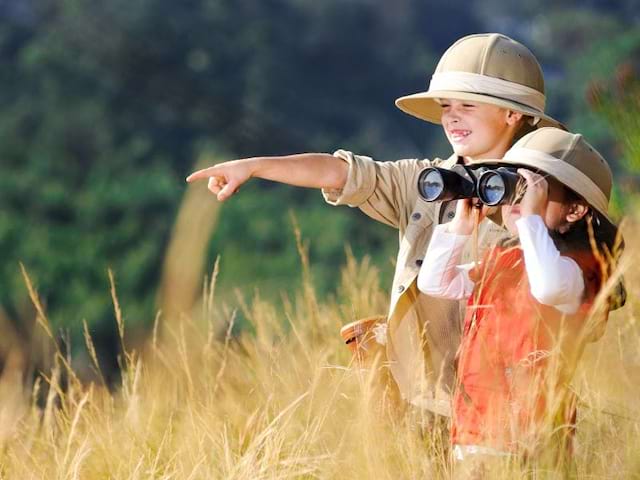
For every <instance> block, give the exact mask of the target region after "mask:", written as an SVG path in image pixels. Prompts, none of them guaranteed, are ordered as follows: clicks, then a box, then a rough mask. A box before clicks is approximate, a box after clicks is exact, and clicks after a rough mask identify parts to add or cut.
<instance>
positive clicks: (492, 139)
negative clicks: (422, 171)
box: [440, 99, 522, 160]
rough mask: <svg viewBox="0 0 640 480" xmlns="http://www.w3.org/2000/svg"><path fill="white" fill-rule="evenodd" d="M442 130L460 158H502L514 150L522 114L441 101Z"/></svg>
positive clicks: (491, 107)
mask: <svg viewBox="0 0 640 480" xmlns="http://www.w3.org/2000/svg"><path fill="white" fill-rule="evenodd" d="M440 105H442V117H441V121H442V127H443V128H444V131H445V134H446V136H447V139H448V140H449V143H450V144H451V146H452V147H453V151H454V153H455V154H456V155H459V156H461V157H465V158H467V159H473V160H478V159H481V158H502V157H503V155H504V154H505V152H506V151H507V150H508V149H509V147H511V144H512V142H513V138H514V136H515V134H516V131H517V130H518V128H519V127H520V122H519V120H520V119H521V118H522V114H520V113H518V112H513V111H511V110H507V109H506V108H501V107H497V106H495V105H489V104H487V103H479V102H473V101H468V100H453V99H440Z"/></svg>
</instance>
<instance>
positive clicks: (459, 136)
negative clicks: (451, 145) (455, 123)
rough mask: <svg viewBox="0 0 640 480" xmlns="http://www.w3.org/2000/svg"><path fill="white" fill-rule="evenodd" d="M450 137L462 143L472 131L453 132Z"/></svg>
mask: <svg viewBox="0 0 640 480" xmlns="http://www.w3.org/2000/svg"><path fill="white" fill-rule="evenodd" d="M449 135H450V136H451V140H453V141H454V142H460V141H462V140H464V139H465V138H467V137H468V136H469V135H471V130H451V132H450V133H449Z"/></svg>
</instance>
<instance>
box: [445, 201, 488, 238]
mask: <svg viewBox="0 0 640 480" xmlns="http://www.w3.org/2000/svg"><path fill="white" fill-rule="evenodd" d="M476 202H477V199H475V198H474V199H471V198H463V199H461V200H458V203H457V204H456V216H455V217H453V220H451V222H450V223H449V224H448V226H447V231H448V232H449V233H455V234H458V235H471V233H472V232H473V228H474V227H475V225H476V222H477V223H480V222H481V221H482V219H483V218H484V216H485V215H486V207H484V206H483V207H482V208H479V207H477V206H476Z"/></svg>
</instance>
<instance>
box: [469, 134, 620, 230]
mask: <svg viewBox="0 0 640 480" xmlns="http://www.w3.org/2000/svg"><path fill="white" fill-rule="evenodd" d="M471 164H472V165H487V164H500V165H513V166H518V167H525V168H527V167H529V168H533V169H536V170H539V171H541V172H544V173H547V174H549V175H551V176H552V177H554V178H555V179H556V180H558V181H559V182H560V183H562V184H563V185H565V186H566V187H568V188H570V189H571V190H573V191H574V192H576V193H577V194H578V195H580V196H581V197H582V198H584V199H585V201H586V202H587V203H589V205H591V207H592V208H594V209H595V210H597V211H598V212H599V213H600V214H601V215H602V217H604V219H605V220H607V221H608V222H609V223H611V224H612V225H614V224H613V222H611V220H610V219H609V217H608V215H607V210H608V207H609V198H610V197H611V187H612V184H613V175H612V174H611V169H610V168H609V164H608V163H607V162H606V160H605V159H604V158H602V155H600V153H598V151H597V150H596V149H595V148H593V147H592V146H591V145H589V143H587V141H586V140H585V139H584V138H583V137H582V135H580V134H576V133H570V132H567V131H565V130H561V129H559V128H553V127H545V128H538V129H536V130H534V131H533V132H530V133H528V134H527V135H525V136H524V137H522V138H521V139H520V140H518V141H517V142H516V143H515V144H514V145H513V146H512V147H511V148H510V149H509V150H508V151H507V153H505V155H504V157H503V158H501V159H495V160H493V159H492V160H476V161H473V162H472V163H471Z"/></svg>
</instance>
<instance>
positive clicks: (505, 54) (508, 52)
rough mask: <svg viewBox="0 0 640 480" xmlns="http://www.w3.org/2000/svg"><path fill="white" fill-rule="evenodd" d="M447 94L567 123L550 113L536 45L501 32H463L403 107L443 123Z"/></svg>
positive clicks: (548, 122)
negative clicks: (530, 46)
mask: <svg viewBox="0 0 640 480" xmlns="http://www.w3.org/2000/svg"><path fill="white" fill-rule="evenodd" d="M441 98H451V99H456V100H471V101H476V102H482V103H489V104H491V105H497V106H499V107H502V108H507V109H510V110H514V111H516V112H521V113H523V114H525V115H529V116H531V117H533V119H534V120H533V123H534V125H537V126H539V127H545V126H554V127H560V128H564V126H563V125H562V124H561V123H560V122H558V121H557V120H554V119H553V118H551V117H549V116H548V115H545V113H544V109H545V103H546V97H545V93H544V77H543V75H542V69H541V68H540V64H539V63H538V61H537V60H536V57H535V56H534V55H533V53H531V51H530V50H529V49H528V48H527V47H525V46H524V45H522V44H521V43H519V42H516V41H515V40H513V39H511V38H509V37H507V36H505V35H501V34H498V33H484V34H477V35H469V36H467V37H463V38H461V39H460V40H458V41H457V42H456V43H454V44H453V45H452V46H451V47H449V49H448V50H447V51H446V52H445V53H444V55H443V56H442V58H441V59H440V62H438V66H437V67H436V71H435V73H434V74H433V76H432V77H431V81H430V83H429V88H428V90H427V91H426V92H420V93H415V94H413V95H407V96H405V97H400V98H398V99H397V100H396V105H397V107H398V108H399V109H400V110H402V111H403V112H406V113H408V114H409V115H413V116H414V117H418V118H420V119H422V120H426V121H428V122H432V123H440V117H441V113H442V108H441V107H440V103H439V102H438V100H439V99H441Z"/></svg>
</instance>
